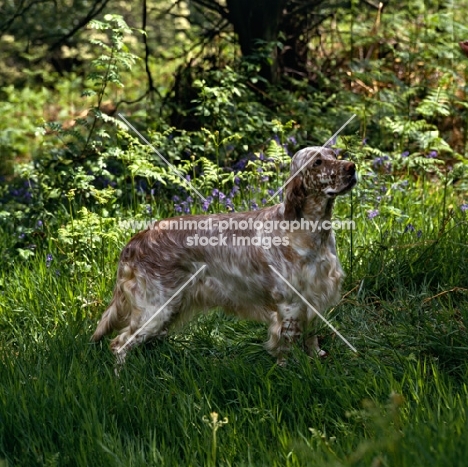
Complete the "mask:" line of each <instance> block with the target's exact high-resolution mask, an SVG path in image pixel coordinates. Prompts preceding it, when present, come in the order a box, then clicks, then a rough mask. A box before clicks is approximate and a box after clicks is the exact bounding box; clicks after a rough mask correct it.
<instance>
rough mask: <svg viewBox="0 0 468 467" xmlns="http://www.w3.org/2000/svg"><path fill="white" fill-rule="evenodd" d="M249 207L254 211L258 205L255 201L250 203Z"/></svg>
mask: <svg viewBox="0 0 468 467" xmlns="http://www.w3.org/2000/svg"><path fill="white" fill-rule="evenodd" d="M250 207H251V208H252V209H253V210H254V211H256V210H257V209H258V204H257V203H256V202H255V201H251V202H250Z"/></svg>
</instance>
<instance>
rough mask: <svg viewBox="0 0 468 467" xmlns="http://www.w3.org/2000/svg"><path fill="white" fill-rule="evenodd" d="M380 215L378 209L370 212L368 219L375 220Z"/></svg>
mask: <svg viewBox="0 0 468 467" xmlns="http://www.w3.org/2000/svg"><path fill="white" fill-rule="evenodd" d="M378 215H379V210H378V209H373V210H371V211H368V213H367V217H368V218H369V219H373V218H374V217H377V216H378Z"/></svg>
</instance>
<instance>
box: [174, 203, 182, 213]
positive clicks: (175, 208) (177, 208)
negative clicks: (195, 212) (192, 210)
mask: <svg viewBox="0 0 468 467" xmlns="http://www.w3.org/2000/svg"><path fill="white" fill-rule="evenodd" d="M174 211H175V212H182V207H181V206H180V204H175V205H174Z"/></svg>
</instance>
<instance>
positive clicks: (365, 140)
mask: <svg viewBox="0 0 468 467" xmlns="http://www.w3.org/2000/svg"><path fill="white" fill-rule="evenodd" d="M366 144H367V138H364V139H363V140H362V145H363V146H365V145H366Z"/></svg>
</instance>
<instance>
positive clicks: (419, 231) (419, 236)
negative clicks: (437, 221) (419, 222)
mask: <svg viewBox="0 0 468 467" xmlns="http://www.w3.org/2000/svg"><path fill="white" fill-rule="evenodd" d="M416 236H417V237H418V238H421V237H422V230H418V231H417V232H416Z"/></svg>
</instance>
